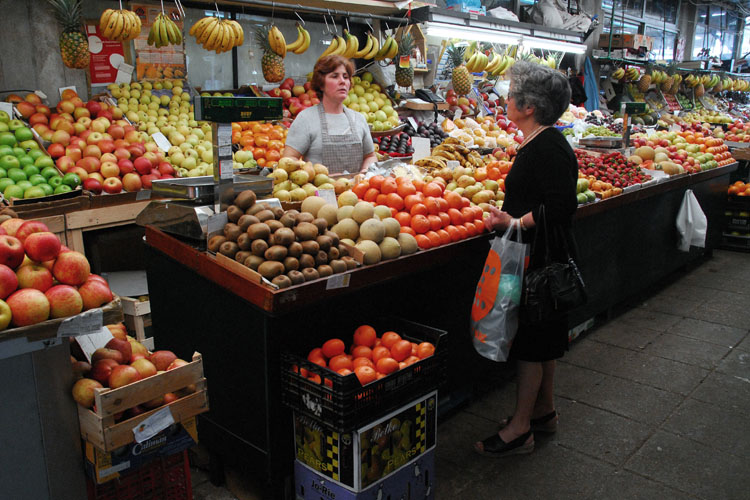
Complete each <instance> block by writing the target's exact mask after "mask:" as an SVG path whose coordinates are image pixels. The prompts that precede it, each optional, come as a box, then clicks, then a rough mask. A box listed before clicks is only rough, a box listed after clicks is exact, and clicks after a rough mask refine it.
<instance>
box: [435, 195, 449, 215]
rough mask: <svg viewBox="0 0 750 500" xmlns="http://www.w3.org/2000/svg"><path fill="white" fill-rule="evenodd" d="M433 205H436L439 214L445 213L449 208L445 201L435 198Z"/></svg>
mask: <svg viewBox="0 0 750 500" xmlns="http://www.w3.org/2000/svg"><path fill="white" fill-rule="evenodd" d="M435 203H437V206H438V209H439V210H440V211H441V212H447V211H448V209H449V208H450V207H451V206H450V204H449V203H448V202H447V201H446V200H445V198H435Z"/></svg>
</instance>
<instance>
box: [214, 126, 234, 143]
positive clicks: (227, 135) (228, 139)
mask: <svg viewBox="0 0 750 500" xmlns="http://www.w3.org/2000/svg"><path fill="white" fill-rule="evenodd" d="M217 135H218V141H219V143H218V144H215V146H218V147H221V146H229V147H231V146H232V125H230V124H229V123H220V124H219V132H218V134H217Z"/></svg>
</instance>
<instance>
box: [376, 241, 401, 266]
mask: <svg viewBox="0 0 750 500" xmlns="http://www.w3.org/2000/svg"><path fill="white" fill-rule="evenodd" d="M378 246H379V247H380V254H381V255H382V257H383V260H388V259H395V258H396V257H398V256H399V255H401V245H399V244H398V240H397V239H396V238H392V237H390V236H386V237H385V238H383V241H381V242H380V245H378Z"/></svg>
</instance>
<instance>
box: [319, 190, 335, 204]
mask: <svg viewBox="0 0 750 500" xmlns="http://www.w3.org/2000/svg"><path fill="white" fill-rule="evenodd" d="M318 196H320V197H321V198H323V199H324V200H325V201H326V204H327V205H333V206H338V201H337V200H336V191H334V190H333V189H318Z"/></svg>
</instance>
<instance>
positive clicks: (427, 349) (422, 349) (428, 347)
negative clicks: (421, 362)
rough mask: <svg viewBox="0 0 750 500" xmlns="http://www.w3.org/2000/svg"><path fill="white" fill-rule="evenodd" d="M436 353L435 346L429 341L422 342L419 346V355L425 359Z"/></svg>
mask: <svg viewBox="0 0 750 500" xmlns="http://www.w3.org/2000/svg"><path fill="white" fill-rule="evenodd" d="M433 354H435V346H434V345H432V344H431V343H429V342H422V343H421V344H419V346H417V357H419V359H424V358H427V357H430V356H432V355H433Z"/></svg>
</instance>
